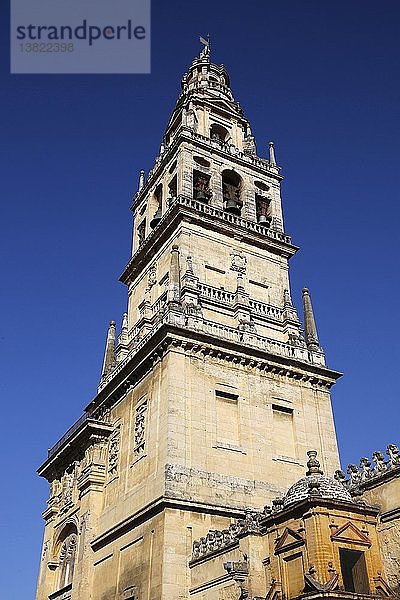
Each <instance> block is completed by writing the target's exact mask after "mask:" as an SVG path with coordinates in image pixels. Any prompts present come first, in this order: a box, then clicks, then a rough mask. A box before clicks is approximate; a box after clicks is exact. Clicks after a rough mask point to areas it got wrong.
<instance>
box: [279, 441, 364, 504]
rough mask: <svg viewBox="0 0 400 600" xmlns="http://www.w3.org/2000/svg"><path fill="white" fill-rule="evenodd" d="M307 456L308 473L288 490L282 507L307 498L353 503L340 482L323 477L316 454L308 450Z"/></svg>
mask: <svg viewBox="0 0 400 600" xmlns="http://www.w3.org/2000/svg"><path fill="white" fill-rule="evenodd" d="M307 454H308V457H309V460H308V462H307V467H308V471H307V473H306V477H303V478H302V479H300V480H299V481H297V482H296V483H295V484H294V485H292V487H291V488H289V490H288V492H287V493H286V495H285V496H284V498H283V507H285V508H286V506H289V505H290V504H294V503H295V502H300V501H301V500H305V499H306V498H309V497H314V498H328V499H330V500H339V501H342V502H353V499H352V497H351V495H350V492H349V491H348V490H347V489H346V488H345V486H344V485H343V484H342V483H341V482H340V481H336V479H333V478H331V477H325V476H324V475H323V473H322V471H321V469H320V464H319V462H318V460H316V456H317V453H316V452H315V451H314V450H310V451H309V452H307Z"/></svg>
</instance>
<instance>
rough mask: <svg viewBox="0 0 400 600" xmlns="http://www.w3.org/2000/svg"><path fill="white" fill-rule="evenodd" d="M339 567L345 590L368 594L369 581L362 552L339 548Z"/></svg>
mask: <svg viewBox="0 0 400 600" xmlns="http://www.w3.org/2000/svg"><path fill="white" fill-rule="evenodd" d="M339 556H340V569H341V571H342V578H343V587H344V589H345V590H346V592H355V593H356V594H369V593H370V590H369V581H368V573H367V567H366V564H365V555H364V552H359V551H358V550H347V548H339Z"/></svg>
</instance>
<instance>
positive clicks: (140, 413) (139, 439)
mask: <svg viewBox="0 0 400 600" xmlns="http://www.w3.org/2000/svg"><path fill="white" fill-rule="evenodd" d="M146 413H147V400H145V401H144V402H142V403H141V404H140V406H138V407H137V408H136V411H135V430H134V450H133V451H134V455H135V458H139V457H140V456H142V455H143V454H144V452H145V445H146Z"/></svg>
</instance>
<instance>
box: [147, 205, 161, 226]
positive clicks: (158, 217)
mask: <svg viewBox="0 0 400 600" xmlns="http://www.w3.org/2000/svg"><path fill="white" fill-rule="evenodd" d="M161 217H162V213H161V208H160V207H158V209H157V212H155V213H154V216H153V218H152V220H151V221H150V227H151V228H152V229H154V227H157V225H158V224H159V222H160V221H161Z"/></svg>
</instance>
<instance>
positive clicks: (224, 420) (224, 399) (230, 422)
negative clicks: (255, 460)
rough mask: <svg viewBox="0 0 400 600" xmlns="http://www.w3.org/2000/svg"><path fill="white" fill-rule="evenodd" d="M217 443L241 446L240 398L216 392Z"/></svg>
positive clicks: (226, 392) (232, 394)
mask: <svg viewBox="0 0 400 600" xmlns="http://www.w3.org/2000/svg"><path fill="white" fill-rule="evenodd" d="M215 400H216V412H217V442H219V443H222V444H224V443H226V444H231V445H234V446H238V445H239V396H238V395H237V394H234V393H231V392H228V391H222V390H216V391H215Z"/></svg>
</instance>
